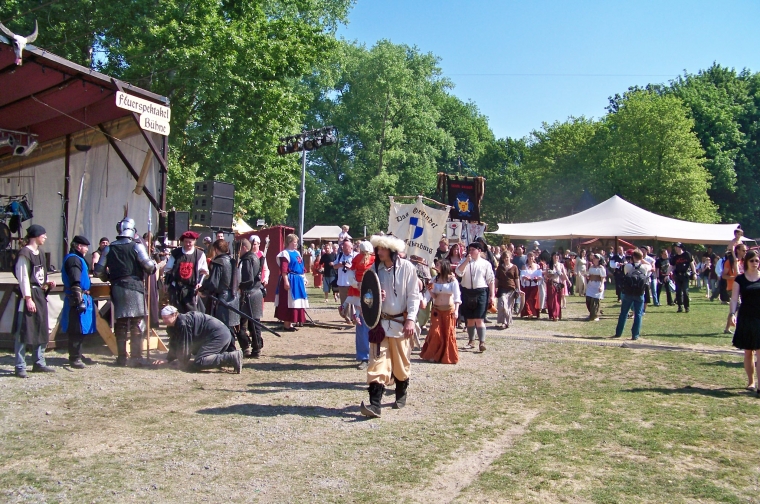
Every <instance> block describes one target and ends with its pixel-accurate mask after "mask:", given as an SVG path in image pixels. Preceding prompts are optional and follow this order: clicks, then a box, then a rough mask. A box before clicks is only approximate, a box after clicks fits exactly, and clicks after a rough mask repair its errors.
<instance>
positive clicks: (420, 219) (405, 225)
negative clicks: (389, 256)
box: [388, 196, 450, 265]
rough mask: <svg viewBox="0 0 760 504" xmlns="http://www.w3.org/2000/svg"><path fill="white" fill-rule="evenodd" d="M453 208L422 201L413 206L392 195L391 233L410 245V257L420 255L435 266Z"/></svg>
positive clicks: (418, 199)
mask: <svg viewBox="0 0 760 504" xmlns="http://www.w3.org/2000/svg"><path fill="white" fill-rule="evenodd" d="M449 209H450V207H448V206H446V207H445V209H442V210H438V209H436V208H433V207H429V206H427V205H425V204H424V203H423V202H422V198H417V201H416V202H414V203H411V204H402V203H396V202H395V201H394V200H393V197H392V196H391V209H390V214H389V215H388V232H389V233H392V234H393V235H394V236H396V237H397V238H401V239H402V240H404V242H406V255H407V258H408V257H409V256H412V255H416V256H419V257H422V258H423V259H424V260H425V261H427V263H428V264H429V265H432V264H433V260H434V259H435V250H436V249H437V248H438V242H439V241H440V239H441V236H444V235H445V234H446V220H447V219H448V217H449Z"/></svg>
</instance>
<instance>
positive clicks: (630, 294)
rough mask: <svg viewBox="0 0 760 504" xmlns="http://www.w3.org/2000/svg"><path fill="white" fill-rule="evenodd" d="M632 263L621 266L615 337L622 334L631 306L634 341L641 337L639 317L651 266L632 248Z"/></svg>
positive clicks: (641, 313) (639, 251) (642, 309)
mask: <svg viewBox="0 0 760 504" xmlns="http://www.w3.org/2000/svg"><path fill="white" fill-rule="evenodd" d="M631 257H632V261H633V262H632V263H628V264H626V265H625V266H624V267H623V276H622V277H621V283H622V285H621V287H622V289H621V301H622V305H621V306H620V317H618V323H617V328H616V329H615V336H614V337H615V338H619V337H621V336H622V335H623V331H624V330H625V323H626V321H627V320H628V311H629V310H630V309H631V307H633V326H632V327H631V339H632V340H634V341H636V340H638V339H639V338H640V337H641V318H642V315H643V314H644V293H645V292H646V290H647V288H648V287H649V274H650V272H651V267H650V266H649V263H647V262H646V261H644V260H643V259H644V254H642V253H641V250H639V249H634V251H633V253H632V254H631Z"/></svg>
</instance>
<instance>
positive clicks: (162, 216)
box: [156, 212, 167, 241]
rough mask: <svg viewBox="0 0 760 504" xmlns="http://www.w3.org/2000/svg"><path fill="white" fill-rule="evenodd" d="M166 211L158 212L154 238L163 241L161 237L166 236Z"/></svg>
mask: <svg viewBox="0 0 760 504" xmlns="http://www.w3.org/2000/svg"><path fill="white" fill-rule="evenodd" d="M166 233H167V231H166V213H164V212H159V213H158V232H157V233H156V238H158V239H160V240H161V241H163V239H164V238H165V237H166Z"/></svg>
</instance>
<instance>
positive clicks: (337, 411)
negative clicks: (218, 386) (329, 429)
mask: <svg viewBox="0 0 760 504" xmlns="http://www.w3.org/2000/svg"><path fill="white" fill-rule="evenodd" d="M197 413H199V414H201V415H245V416H251V417H260V418H267V417H278V416H282V415H298V416H302V417H310V418H346V417H347V418H353V420H354V421H359V420H366V419H365V418H364V417H363V416H362V415H361V414H360V413H359V408H358V406H355V405H351V406H346V407H344V408H326V407H323V406H273V405H269V404H233V405H231V406H224V407H219V408H204V409H200V410H198V411H197Z"/></svg>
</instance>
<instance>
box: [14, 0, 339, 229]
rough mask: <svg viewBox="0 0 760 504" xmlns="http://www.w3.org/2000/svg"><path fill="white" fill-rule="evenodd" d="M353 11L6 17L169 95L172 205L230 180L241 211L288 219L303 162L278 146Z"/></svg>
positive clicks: (108, 9)
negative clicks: (196, 185)
mask: <svg viewBox="0 0 760 504" xmlns="http://www.w3.org/2000/svg"><path fill="white" fill-rule="evenodd" d="M351 4H352V0H259V1H242V0H164V1H161V2H156V1H154V0H72V1H67V2H51V3H49V4H45V6H44V7H43V8H41V9H35V8H36V7H39V2H38V1H37V0H8V1H6V2H4V3H3V4H2V5H0V16H1V17H2V18H4V19H5V18H9V17H12V18H13V19H12V20H11V21H10V22H9V23H8V25H9V27H10V28H12V29H14V28H17V29H18V30H19V31H24V29H23V27H24V26H32V25H33V21H34V19H35V18H38V19H39V20H40V36H39V38H38V41H37V44H38V45H39V46H41V47H44V48H48V49H50V50H51V51H53V52H55V53H57V54H60V55H62V56H64V57H67V58H69V59H71V60H73V61H76V62H78V63H81V64H85V65H89V66H92V67H94V68H96V69H98V70H102V71H104V72H105V73H108V74H110V75H113V76H115V77H117V78H120V79H123V80H126V81H128V82H131V83H133V84H135V85H138V86H140V87H143V88H146V89H149V90H151V91H153V92H156V93H159V94H162V95H165V96H168V97H169V98H170V100H171V107H172V135H171V136H170V156H171V166H172V168H173V169H174V170H177V171H175V172H174V173H172V174H171V175H170V179H171V180H172V182H173V183H172V184H171V185H170V186H169V192H168V195H169V204H170V205H173V206H177V207H179V208H187V207H188V204H189V201H190V198H189V197H188V194H187V192H186V188H187V182H188V181H189V180H191V179H193V180H194V179H209V178H213V179H219V180H227V181H230V182H234V183H235V184H236V187H237V193H236V202H237V204H238V210H239V211H240V212H241V213H242V214H247V215H249V216H267V217H269V219H270V220H274V221H279V220H281V219H282V218H283V217H284V215H285V209H286V208H287V202H288V200H289V198H290V196H291V195H292V194H294V192H295V187H296V186H297V183H296V180H297V178H298V173H299V165H298V162H297V160H295V159H292V158H289V157H278V156H277V155H276V154H275V148H276V146H277V144H278V140H277V139H278V137H280V136H282V135H285V134H288V133H292V132H293V131H298V130H299V129H300V127H301V125H302V124H303V120H304V113H305V111H306V108H307V107H308V105H309V99H308V95H304V94H303V93H302V92H301V91H302V89H301V87H300V81H301V80H302V79H303V77H304V76H305V75H309V74H310V73H312V72H313V71H314V70H315V68H318V66H319V64H320V63H321V62H322V61H324V60H325V59H326V58H327V57H329V55H330V53H331V52H332V51H334V50H335V49H336V47H337V43H336V41H335V37H334V31H335V28H336V24H337V23H339V22H341V21H343V20H345V18H346V14H347V11H348V8H349V7H350V5H351ZM90 50H94V54H93V57H92V58H91V59H90V57H89V55H90ZM180 180H181V181H182V182H183V183H182V184H176V183H175V182H178V181H180Z"/></svg>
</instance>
